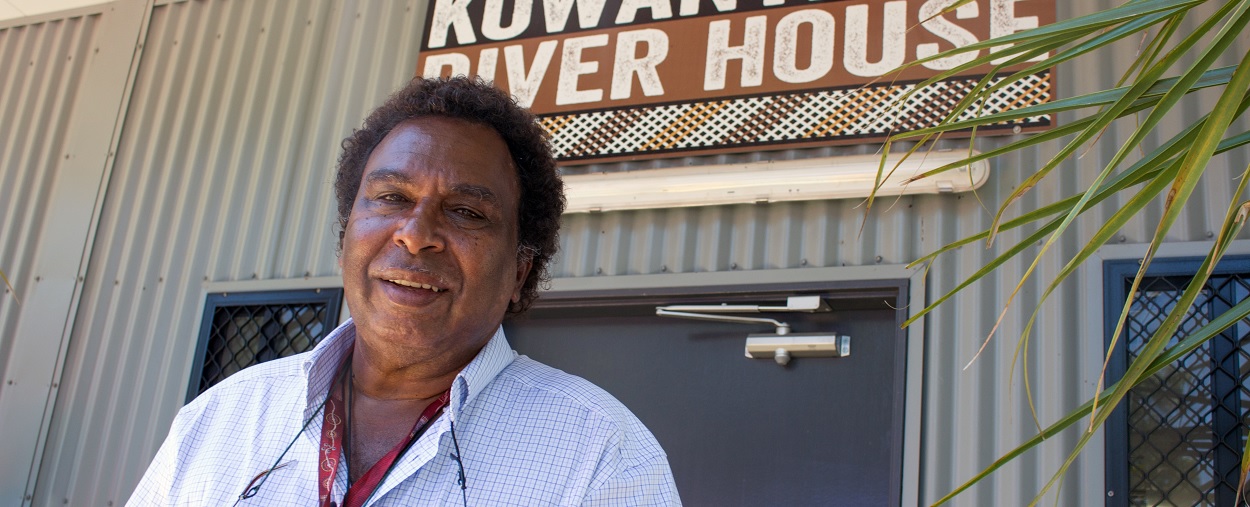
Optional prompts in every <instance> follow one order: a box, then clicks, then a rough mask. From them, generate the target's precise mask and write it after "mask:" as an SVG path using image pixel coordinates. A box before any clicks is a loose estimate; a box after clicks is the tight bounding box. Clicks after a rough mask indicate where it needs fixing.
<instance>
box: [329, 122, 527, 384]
mask: <svg viewBox="0 0 1250 507" xmlns="http://www.w3.org/2000/svg"><path fill="white" fill-rule="evenodd" d="M519 199H520V189H519V183H518V181H517V176H516V170H515V169H514V168H513V164H512V159H511V156H510V155H509V152H508V147H507V145H506V144H505V143H504V141H503V139H502V138H500V136H499V134H498V133H496V132H495V131H494V130H492V129H491V128H489V127H486V126H482V125H478V124H474V123H469V122H467V121H464V120H459V119H452V118H444V117H421V118H417V119H414V120H409V121H406V122H404V123H400V124H399V125H398V126H396V127H395V129H394V130H392V131H391V132H390V134H388V135H387V136H386V137H385V138H383V139H382V142H381V143H378V146H377V147H376V148H374V150H373V153H372V154H371V155H370V156H369V160H368V162H366V164H365V169H364V172H363V175H362V177H361V184H360V190H359V191H358V192H357V193H356V200H355V203H354V204H353V207H352V212H351V215H350V216H349V217H348V219H347V226H346V228H345V230H344V236H343V253H342V256H341V257H340V258H339V264H340V265H341V266H342V268H343V288H344V292H345V294H346V298H347V304H348V307H349V308H350V309H351V313H352V317H353V319H354V320H355V321H356V325H357V329H358V335H359V336H360V339H361V340H363V341H365V342H366V343H365V345H366V346H368V347H371V348H375V349H378V350H379V351H382V352H386V353H388V354H402V355H403V356H405V358H410V359H411V360H414V361H416V360H421V359H432V358H446V359H449V360H463V358H464V357H465V356H467V355H470V354H475V353H476V351H477V350H478V349H480V348H481V347H482V346H483V345H484V344H485V342H486V341H487V340H488V339H489V338H490V336H491V335H492V334H493V333H494V331H495V329H496V328H497V327H498V326H499V323H500V322H501V321H502V320H503V316H504V313H505V312H506V311H507V308H508V303H509V302H510V301H517V300H518V299H519V298H520V290H521V284H522V282H523V281H524V280H525V277H526V275H527V274H528V273H529V270H530V262H529V261H528V260H525V261H520V260H518V258H517V227H518V225H517V214H518V209H519V206H518V203H519Z"/></svg>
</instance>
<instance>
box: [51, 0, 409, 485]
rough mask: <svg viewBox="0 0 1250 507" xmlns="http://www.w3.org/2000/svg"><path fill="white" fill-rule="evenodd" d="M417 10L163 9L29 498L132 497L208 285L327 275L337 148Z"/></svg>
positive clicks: (154, 20)
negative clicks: (39, 465) (41, 458)
mask: <svg viewBox="0 0 1250 507" xmlns="http://www.w3.org/2000/svg"><path fill="white" fill-rule="evenodd" d="M417 7H418V6H417V5H416V2H415V1H402V0H401V1H376V0H369V1H359V2H352V1H348V2H320V1H318V2H299V3H296V2H266V1H247V0H213V1H188V2H179V3H172V4H164V5H157V6H155V8H154V9H153V11H152V15H151V22H150V26H149V28H148V34H147V41H146V44H145V46H144V48H143V54H142V61H141V63H140V66H139V75H138V77H137V79H136V81H135V85H134V92H133V100H132V102H131V104H130V108H129V111H128V112H127V114H126V120H125V121H126V126H125V130H124V134H123V136H122V139H121V143H120V146H119V147H118V154H117V162H116V165H115V167H114V169H113V174H112V179H111V180H110V182H109V186H108V195H107V197H106V199H105V203H104V210H103V212H102V216H101V218H100V225H99V233H98V234H97V238H98V240H97V242H96V244H95V249H94V251H93V252H92V254H91V262H90V265H89V271H88V272H89V275H88V279H87V283H86V285H85V287H84V289H83V290H84V293H83V297H82V303H81V304H80V306H79V311H78V314H77V319H76V320H75V322H74V330H73V334H72V338H71V342H70V350H69V353H68V357H67V359H66V367H65V374H64V377H63V379H62V387H61V395H60V396H59V397H58V399H57V404H56V407H55V413H54V417H53V422H52V428H51V432H50V435H49V437H48V443H47V447H46V451H45V453H44V459H43V462H42V468H41V469H40V471H39V480H38V485H37V489H36V502H35V503H36V504H40V505H62V504H63V503H64V502H68V504H70V505H84V504H92V505H95V504H99V505H103V504H105V503H107V502H112V503H115V504H116V503H119V502H124V501H125V499H126V497H127V496H129V494H130V492H131V490H132V489H133V488H134V485H135V483H136V482H137V481H138V479H139V476H140V475H141V474H142V472H143V470H144V468H146V465H147V461H148V460H150V459H151V456H152V454H154V453H155V451H156V447H157V446H158V445H159V443H160V441H161V440H162V439H163V438H164V435H165V433H166V431H167V430H168V427H169V423H170V421H171V420H172V419H173V416H174V413H175V412H176V411H177V409H178V408H179V407H181V406H182V404H183V401H184V396H185V394H186V382H187V378H188V375H189V372H190V364H191V355H192V352H193V350H194V347H195V337H196V336H197V331H198V326H199V318H200V312H201V308H200V305H201V304H202V301H201V297H202V292H203V284H204V282H207V281H223V280H250V279H257V280H266V279H286V278H300V277H304V276H322V275H332V274H335V273H336V272H337V271H336V270H337V267H336V257H335V253H334V240H335V237H336V236H335V234H334V230H333V224H334V218H333V214H332V209H333V206H332V205H330V204H329V203H331V202H332V199H333V197H332V196H333V193H332V190H331V187H330V182H331V181H332V179H333V178H332V171H333V166H334V162H335V160H336V158H337V153H338V146H339V142H340V140H341V139H342V138H343V137H344V136H346V134H347V133H348V132H349V131H350V129H351V128H353V127H354V126H357V125H359V124H360V121H361V120H362V118H363V115H364V113H365V112H367V110H368V109H369V108H370V107H371V106H372V105H373V104H376V103H378V102H380V101H381V100H382V99H383V98H384V97H385V96H386V94H388V93H389V92H390V91H392V90H393V89H395V88H396V87H398V86H399V85H400V84H402V83H404V82H406V81H407V80H408V79H410V78H411V76H412V75H413V69H414V68H415V67H414V66H415V62H416V48H417V46H418V44H417V42H418V40H419V37H420V34H421V31H422V26H421V21H420V20H421V13H420V12H418V10H417ZM103 435H107V438H101V436H103Z"/></svg>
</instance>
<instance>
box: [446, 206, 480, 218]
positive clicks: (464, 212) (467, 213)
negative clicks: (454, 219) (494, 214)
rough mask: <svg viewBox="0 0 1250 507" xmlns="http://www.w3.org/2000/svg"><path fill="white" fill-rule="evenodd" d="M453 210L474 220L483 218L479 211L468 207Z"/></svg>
mask: <svg viewBox="0 0 1250 507" xmlns="http://www.w3.org/2000/svg"><path fill="white" fill-rule="evenodd" d="M453 212H454V213H456V214H458V215H460V216H463V217H465V218H472V219H474V220H481V219H483V218H485V217H483V216H482V214H481V213H478V212H476V211H473V210H471V209H468V208H456V209H455V210H453Z"/></svg>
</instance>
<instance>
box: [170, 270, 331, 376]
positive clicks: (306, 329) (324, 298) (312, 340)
mask: <svg viewBox="0 0 1250 507" xmlns="http://www.w3.org/2000/svg"><path fill="white" fill-rule="evenodd" d="M342 299H343V290H342V289H311V290H290V291H268V292H247V293H234V292H231V293H224V292H223V293H216V294H209V295H208V298H207V300H206V301H205V304H204V319H203V320H202V321H201V323H200V338H199V344H198V345H197V346H196V354H195V357H196V358H197V360H196V366H195V368H194V369H193V370H192V372H191V383H190V386H189V387H188V388H187V401H190V400H191V399H193V398H195V397H196V396H198V395H199V394H200V393H202V392H204V391H206V390H208V388H210V387H212V386H213V385H214V384H216V383H218V382H221V381H222V380H223V379H225V378H226V377H229V376H230V375H232V374H234V373H235V372H237V371H239V370H242V369H243V368H246V367H248V366H251V365H254V364H259V363H263V362H265V361H268V360H270V359H277V358H279V357H285V356H289V355H293V354H298V353H300V352H304V351H307V350H312V348H313V347H314V346H315V345H316V344H317V342H319V341H321V339H322V338H324V337H325V335H327V334H329V332H330V331H331V330H333V329H334V327H335V326H336V325H337V324H338V320H339V303H340V301H342Z"/></svg>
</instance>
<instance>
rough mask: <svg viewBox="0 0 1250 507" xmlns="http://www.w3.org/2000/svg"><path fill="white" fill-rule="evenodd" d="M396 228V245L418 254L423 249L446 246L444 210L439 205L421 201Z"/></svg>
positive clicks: (438, 249)
mask: <svg viewBox="0 0 1250 507" xmlns="http://www.w3.org/2000/svg"><path fill="white" fill-rule="evenodd" d="M401 220H403V222H401V223H400V224H399V225H398V227H396V228H395V234H394V241H395V245H396V246H398V247H400V248H403V249H405V250H407V251H408V253H410V254H416V253H417V252H420V251H421V250H431V251H435V252H438V251H442V250H443V248H444V247H445V246H446V240H445V238H444V237H443V220H442V212H441V210H440V209H439V208H438V206H435V205H432V204H430V203H419V204H417V205H416V206H413V207H412V209H411V210H410V211H409V212H408V213H405V214H404V216H403V218H401Z"/></svg>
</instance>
